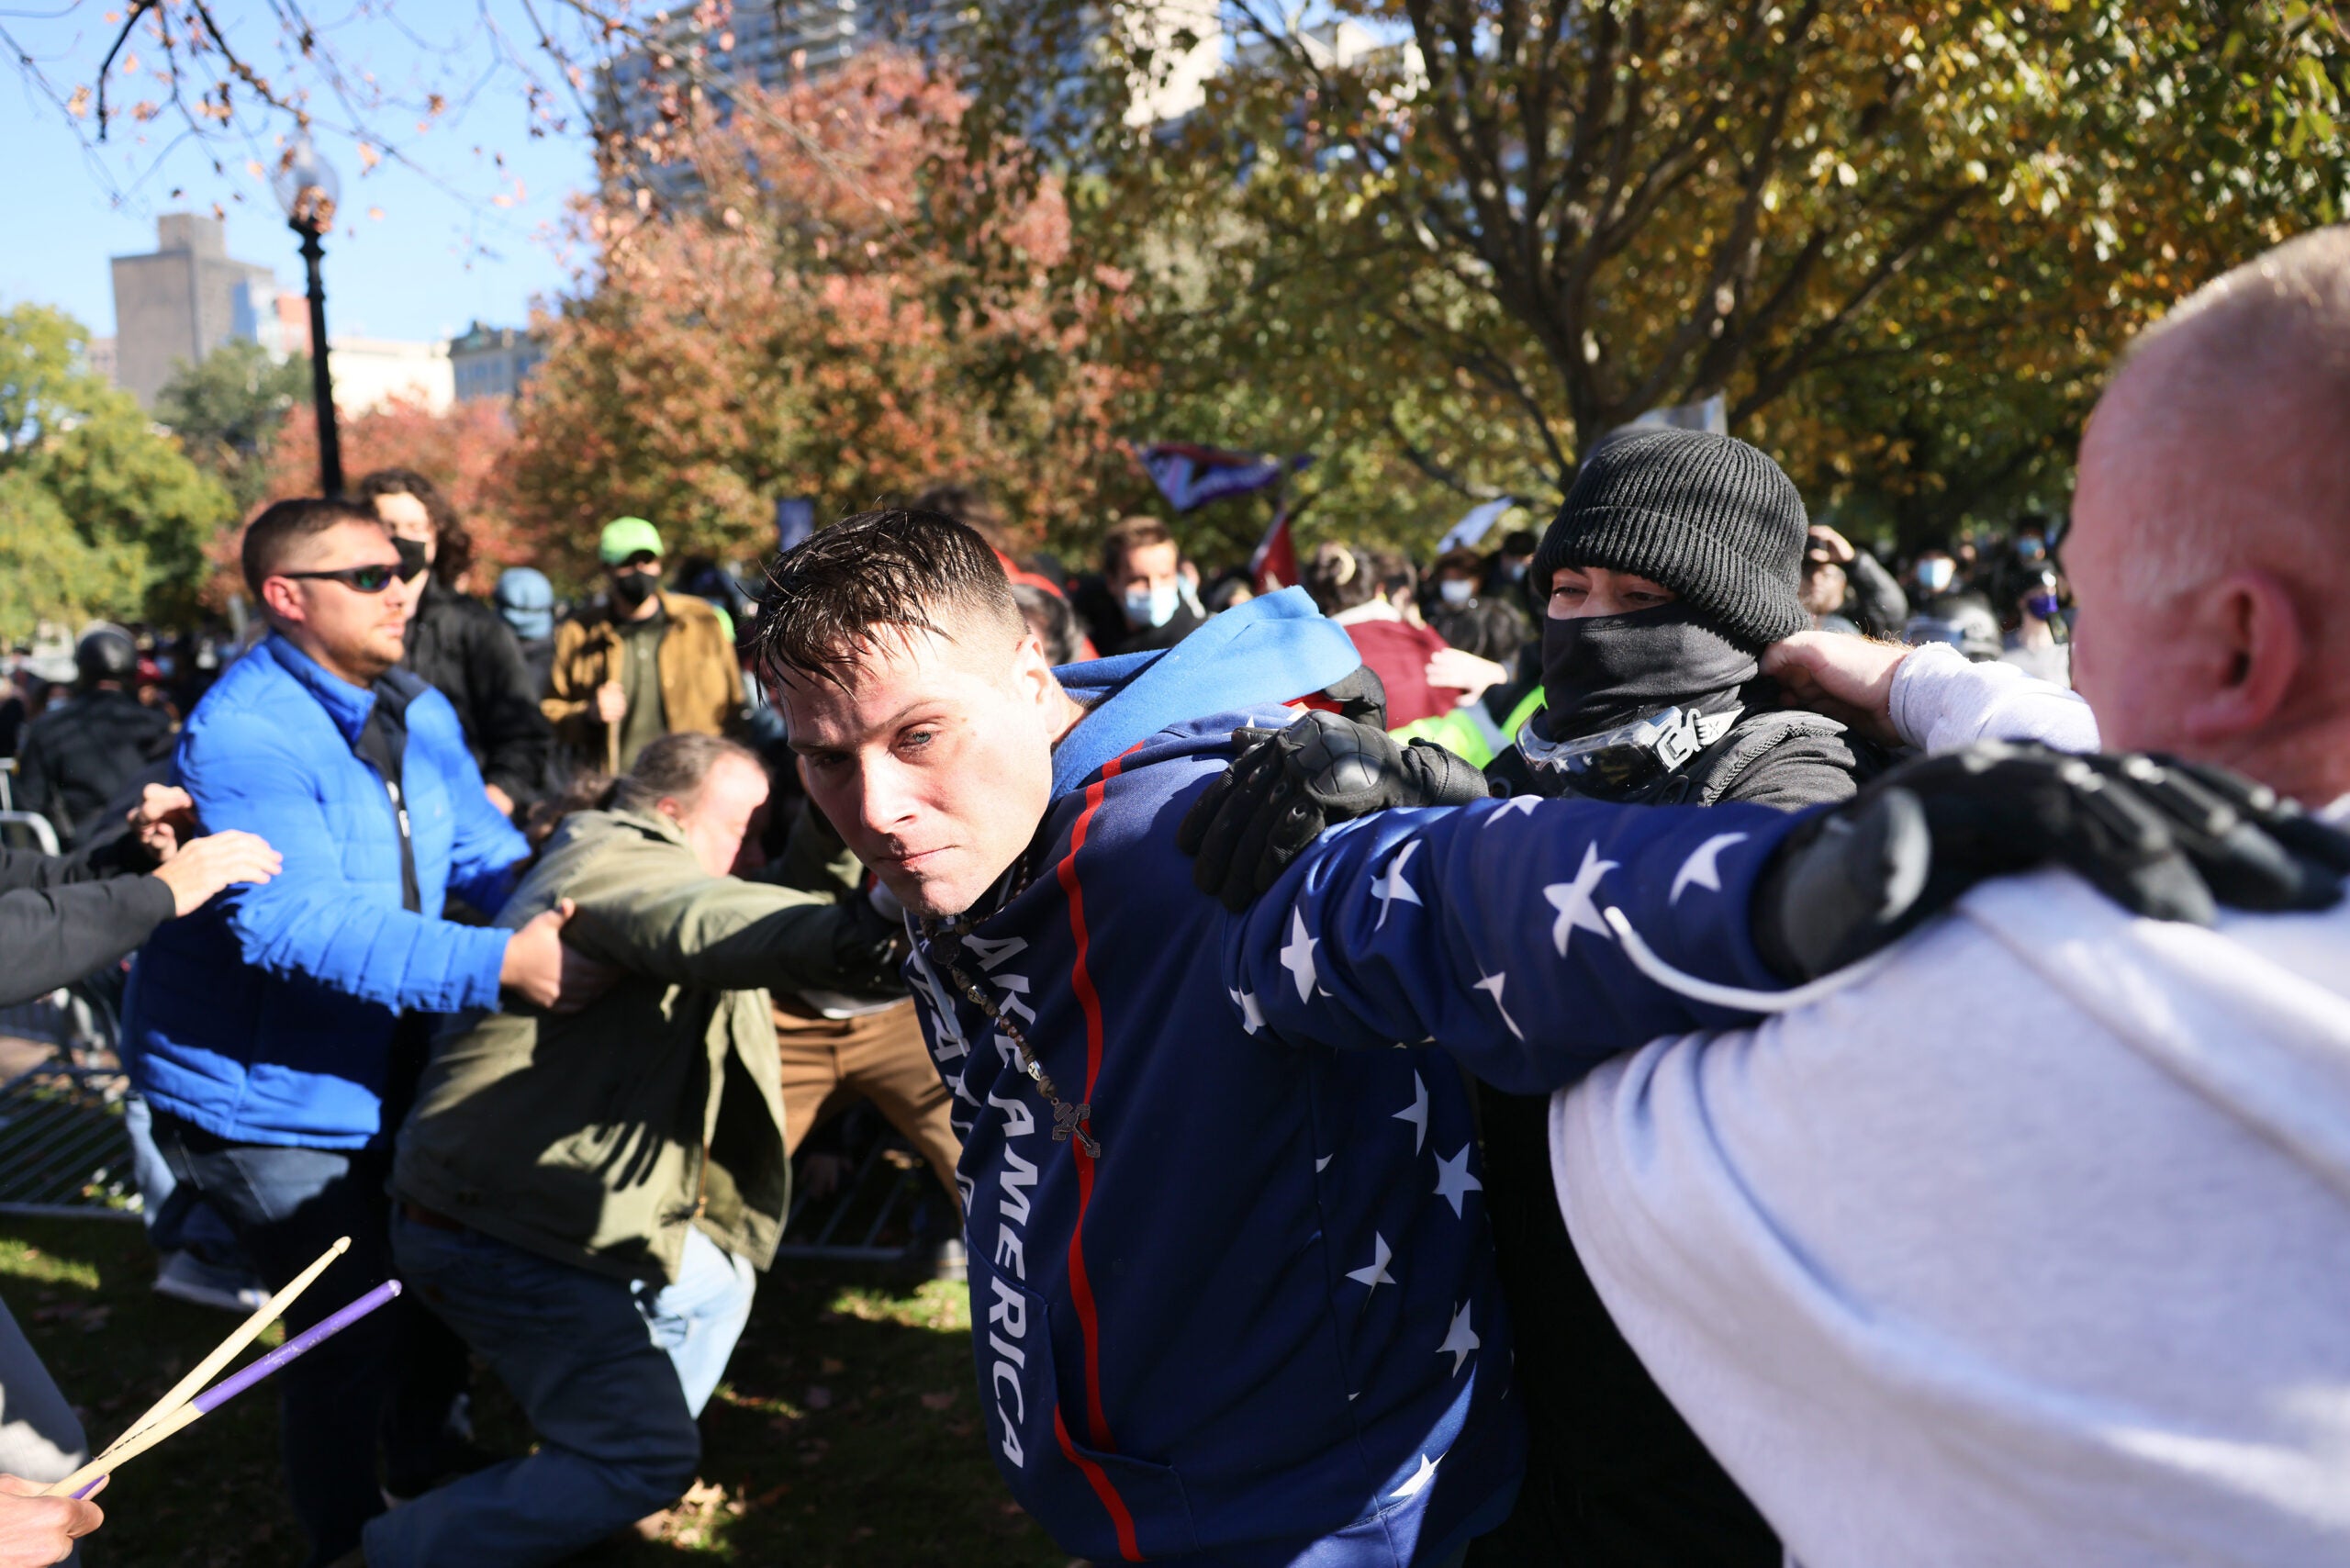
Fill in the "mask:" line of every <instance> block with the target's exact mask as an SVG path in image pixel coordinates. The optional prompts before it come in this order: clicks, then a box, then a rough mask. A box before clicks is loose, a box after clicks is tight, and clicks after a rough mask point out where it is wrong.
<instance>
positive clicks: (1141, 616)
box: [1069, 516, 1207, 658]
mask: <svg viewBox="0 0 2350 1568" xmlns="http://www.w3.org/2000/svg"><path fill="white" fill-rule="evenodd" d="M1069 603H1070V607H1071V608H1072V609H1074V610H1076V611H1077V613H1078V615H1079V616H1080V618H1081V619H1082V620H1083V621H1084V622H1085V623H1086V625H1087V627H1088V628H1089V629H1090V631H1091V635H1092V638H1093V646H1094V649H1095V651H1096V652H1098V653H1099V654H1101V655H1102V657H1104V658H1108V657H1110V656H1112V655H1116V654H1140V653H1149V652H1153V651H1155V650H1157V649H1160V648H1171V647H1173V646H1174V645H1175V644H1178V643H1180V642H1181V641H1182V640H1183V639H1184V638H1186V637H1188V636H1190V635H1191V634H1192V633H1194V632H1196V631H1198V630H1199V629H1200V628H1201V626H1203V625H1204V624H1205V623H1206V622H1207V612H1206V611H1205V610H1202V609H1201V608H1200V607H1199V604H1198V601H1197V600H1196V599H1194V598H1193V597H1192V591H1191V589H1190V588H1189V585H1187V584H1186V583H1185V582H1184V580H1183V553H1182V552H1181V550H1180V549H1178V548H1177V547H1176V544H1175V535H1174V534H1173V533H1171V532H1169V531H1168V527H1167V525H1166V524H1165V523H1163V522H1161V521H1158V519H1157V518H1155V517H1143V516H1136V517H1129V518H1125V519H1122V520H1121V521H1118V522H1116V523H1114V524H1113V525H1112V526H1111V528H1110V531H1109V532H1106V533H1104V534H1103V535H1102V572H1101V575H1100V576H1099V577H1086V578H1085V579H1084V580H1082V581H1081V582H1080V583H1079V584H1078V586H1077V592H1076V593H1075V594H1074V595H1072V596H1071V597H1070V599H1069Z"/></svg>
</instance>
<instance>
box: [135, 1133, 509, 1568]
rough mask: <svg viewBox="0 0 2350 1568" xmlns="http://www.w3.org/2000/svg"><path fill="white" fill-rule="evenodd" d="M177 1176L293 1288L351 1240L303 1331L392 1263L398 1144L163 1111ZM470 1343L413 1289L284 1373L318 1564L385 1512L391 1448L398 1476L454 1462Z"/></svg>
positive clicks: (295, 1329)
mask: <svg viewBox="0 0 2350 1568" xmlns="http://www.w3.org/2000/svg"><path fill="white" fill-rule="evenodd" d="M153 1130H154V1138H155V1147H156V1148H157V1149H158V1150H159V1151H160V1152H161V1153H162V1157H163V1159H164V1160H165V1162H166V1163H167V1164H169V1165H170V1167H171V1170H172V1174H173V1177H175V1178H176V1179H177V1180H178V1182H180V1183H181V1184H182V1185H183V1186H184V1187H186V1188H190V1189H193V1190H194V1191H195V1192H196V1193H200V1194H201V1195H202V1196H203V1197H204V1198H205V1200H206V1201H207V1202H208V1203H209V1204H211V1205H212V1206H213V1207H214V1208H215V1209H217V1210H218V1211H219V1214H220V1216H221V1217H222V1218H223V1219H225V1220H227V1221H228V1222H229V1229H230V1230H232V1231H234V1232H235V1233H236V1237H237V1240H238V1241H239V1242H240V1243H241V1245H242V1246H243V1248H244V1249H245V1252H246V1254H247V1255H248V1256H250V1257H251V1258H252V1260H253V1264H254V1266H255V1267H256V1268H258V1269H259V1270H260V1271H261V1276H262V1279H263V1281H264V1282H267V1284H268V1285H269V1287H270V1288H271V1289H272V1290H277V1289H280V1288H282V1287H283V1286H284V1285H285V1283H286V1282H288V1281H290V1280H292V1279H293V1278H294V1276H295V1275H297V1274H298V1273H300V1272H301V1271H303V1270H304V1269H306V1268H308V1266H309V1265H310V1263H311V1262H312V1261H313V1260H316V1259H317V1257H318V1256H319V1253H321V1252H323V1251H325V1250H326V1249H328V1248H329V1247H330V1246H331V1245H333V1243H334V1240H335V1238H337V1237H339V1236H348V1237H350V1238H351V1250H350V1251H348V1252H346V1253H344V1254H343V1255H342V1256H341V1258H339V1259H337V1260H335V1261H334V1262H333V1263H332V1264H331V1265H330V1266H329V1267H328V1269H327V1271H325V1272H324V1273H322V1274H320V1275H319V1279H318V1282H316V1283H315V1284H313V1285H311V1287H310V1288H309V1289H308V1290H307V1291H305V1292H303V1293H302V1296H301V1299H299V1300H298V1301H297V1302H296V1303H295V1304H294V1305H292V1306H291V1307H289V1308H288V1309H287V1310H286V1314H285V1328H286V1333H287V1336H288V1337H289V1338H290V1337H291V1336H293V1335H295V1334H298V1333H300V1332H301V1331H302V1330H303V1329H305V1328H308V1327H310V1326H311V1325H313V1324H315V1323H317V1322H319V1320H320V1319H321V1318H323V1317H325V1316H328V1315H329V1314H330V1313H332V1312H334V1311H335V1310H336V1309H337V1308H339V1307H342V1306H347V1305H350V1304H351V1303H352V1302H353V1301H355V1300H357V1299H358V1298H359V1297H360V1296H362V1295H364V1294H366V1293H367V1292H368V1291H370V1290H373V1289H374V1288H375V1286H376V1285H378V1284H380V1283H382V1282H383V1281H385V1280H386V1279H387V1278H389V1277H390V1276H391V1273H392V1255H391V1238H390V1235H389V1232H388V1229H387V1222H388V1218H389V1215H390V1208H391V1204H390V1200H389V1199H388V1198H387V1197H386V1195H385V1192H384V1180H385V1176H386V1166H387V1164H388V1162H389V1159H390V1156H389V1152H388V1150H385V1149H363V1150H356V1151H350V1150H341V1149H330V1148H279V1147H276V1146H274V1145H266V1144H247V1143H230V1142H229V1141H228V1140H226V1139H224V1138H219V1137H214V1136H213V1135H212V1134H210V1133H207V1132H205V1131H204V1130H203V1129H201V1128H199V1127H194V1126H188V1125H187V1124H186V1123H185V1122H182V1121H179V1120H178V1119H177V1118H175V1117H172V1116H166V1115H158V1116H156V1117H155V1119H154V1129H153ZM464 1376H465V1362H464V1346H463V1345H461V1344H458V1343H457V1342H456V1340H455V1339H454V1338H453V1336H452V1335H451V1334H450V1333H449V1331H448V1330H447V1329H446V1328H445V1327H442V1326H441V1324H440V1323H439V1322H438V1321H437V1320H435V1319H434V1318H433V1317H432V1316H431V1314H430V1313H428V1312H427V1311H425V1310H424V1309H423V1307H422V1306H421V1305H420V1304H418V1303H416V1302H414V1301H412V1300H409V1299H408V1298H406V1297H403V1298H402V1299H400V1300H398V1301H396V1302H393V1303H392V1304H391V1305H389V1306H386V1307H385V1308H383V1309H382V1310H380V1311H377V1312H374V1313H370V1314H369V1315H368V1316H365V1317H363V1318H361V1319H360V1320H359V1321H358V1322H356V1323H354V1324H353V1325H352V1326H351V1327H348V1328H345V1329H344V1330H343V1331H342V1332H341V1333H340V1334H337V1335H336V1336H335V1337H334V1338H331V1339H329V1340H327V1341H326V1342H325V1343H323V1344H321V1345H319V1347H318V1348H317V1349H316V1350H311V1351H310V1352H309V1353H308V1355H305V1356H303V1357H302V1358H301V1359H300V1360H298V1361H292V1362H290V1363H288V1364H287V1365H286V1367H285V1370H283V1371H282V1372H278V1373H277V1374H276V1376H275V1377H274V1378H273V1379H272V1380H271V1381H272V1382H274V1383H276V1384H277V1388H278V1404H279V1408H280V1411H281V1413H282V1419H281V1438H282V1441H283V1443H284V1447H285V1483H286V1490H287V1491H288V1492H289V1493H290V1494H291V1495H292V1498H293V1503H294V1514H295V1517H296V1518H298V1519H300V1520H301V1522H302V1529H303V1530H304V1531H305V1532H306V1533H307V1534H308V1536H309V1540H310V1554H309V1558H308V1561H309V1562H311V1563H312V1564H318V1563H325V1562H333V1561H334V1560H335V1559H336V1558H338V1557H341V1556H342V1555H343V1554H344V1553H346V1552H348V1551H350V1550H351V1549H352V1548H353V1547H354V1546H356V1545H358V1544H359V1531H360V1527H361V1526H363V1525H364V1524H365V1523H366V1522H367V1520H368V1519H370V1518H373V1517H375V1515H377V1514H379V1513H382V1512H383V1511H384V1495H383V1492H382V1490H381V1486H380V1484H379V1481H378V1477H377V1473H376V1456H377V1452H378V1450H379V1449H380V1450H381V1451H382V1454H383V1457H384V1459H385V1461H386V1464H387V1466H388V1468H389V1471H390V1473H391V1477H392V1480H393V1484H394V1485H395V1486H398V1487H400V1488H401V1489H402V1490H407V1489H408V1488H409V1487H410V1486H414V1485H415V1484H416V1483H415V1482H412V1481H407V1480H405V1479H404V1478H407V1477H424V1476H430V1475H431V1474H432V1473H435V1472H436V1471H438V1470H440V1469H442V1468H443V1467H444V1466H445V1463H446V1445H448V1444H449V1443H450V1442H452V1441H453V1434H452V1433H451V1432H450V1431H449V1429H448V1422H449V1418H450V1414H451V1410H452V1407H453V1405H454V1403H455V1399H456V1395H457V1394H458V1393H460V1392H461V1391H462V1390H463V1388H464Z"/></svg>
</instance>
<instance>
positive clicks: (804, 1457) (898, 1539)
mask: <svg viewBox="0 0 2350 1568" xmlns="http://www.w3.org/2000/svg"><path fill="white" fill-rule="evenodd" d="M153 1279H154V1260H153V1255H152V1254H151V1252H150V1251H149V1249H148V1248H147V1245H146V1240H145V1238H144V1237H143V1236H142V1234H141V1233H140V1230H139V1227H138V1226H132V1225H122V1224H110V1223H105V1222H96V1221H73V1220H14V1219H0V1296H5V1297H6V1300H7V1302H8V1305H9V1306H10V1307H11V1309H13V1310H14V1311H15V1313H16V1315H17V1318H18V1319H19V1321H21V1322H22V1323H23V1325H24V1327H25V1331H26V1333H27V1335H28V1337H29V1338H31V1339H32V1342H33V1344H34V1346H35V1348H36V1349H38V1350H39V1351H40V1353H41V1356H42V1358H43V1359H44V1360H45V1361H47V1362H48V1363H49V1367H50V1372H51V1373H53V1374H54V1375H55V1377H56V1379H57V1382H58V1384H59V1386H60V1387H62V1389H63V1390H64V1391H65V1394H66V1397H67V1398H68V1399H71V1400H72V1401H73V1403H74V1405H75V1406H76V1407H77V1408H78V1409H79V1410H80V1411H81V1413H82V1420H83V1425H84V1428H85V1429H86V1430H87V1432H88V1434H89V1437H90V1439H91V1441H92V1442H93V1444H101V1443H104V1442H106V1440H108V1439H112V1438H113V1437H114V1436H115V1435H116V1434H117V1433H118V1432H119V1431H120V1430H121V1429H122V1428H123V1427H124V1426H125V1425H126V1424H127V1423H128V1422H129V1420H130V1419H131V1418H132V1417H135V1416H136V1415H138V1414H139V1413H140V1411H141V1410H143V1409H144V1408H145V1407H146V1406H148V1404H150V1403H151V1401H153V1400H154V1399H156V1398H157V1397H159V1396H160V1395H161V1394H162V1393H163V1391H164V1390H165V1389H167V1388H169V1387H170V1386H171V1384H172V1383H173V1380H174V1379H176V1378H177V1377H179V1376H180V1375H181V1374H182V1373H183V1372H185V1371H186V1370H187V1369H188V1368H189V1367H191V1366H193V1365H195V1364H196V1360H197V1358H199V1357H201V1356H202V1355H203V1354H204V1353H205V1352H206V1351H207V1350H210V1349H211V1348H212V1347H213V1346H214V1345H215V1344H217V1343H218V1341H219V1340H220V1338H221V1337H222V1336H223V1335H225V1334H226V1333H228V1331H229V1329H230V1328H231V1327H234V1326H235V1323H236V1319H235V1318H234V1317H232V1316H229V1315H228V1314H225V1313H218V1312H212V1311H207V1310H206V1309H204V1308H202V1307H194V1306H187V1305H183V1304H181V1303H178V1302H174V1301H168V1300H165V1299H163V1298H162V1297H160V1296H158V1295H156V1294H154V1293H153V1291H152V1290H151V1288H150V1286H151V1283H152V1282H153ZM968 1327H969V1317H968V1298H967V1296H966V1294H965V1292H964V1287H962V1286H961V1285H949V1284H934V1283H925V1284H921V1285H918V1286H917V1285H915V1284H913V1283H912V1282H908V1281H906V1280H904V1279H903V1278H900V1277H893V1276H890V1275H887V1274H884V1273H881V1272H879V1271H874V1270H871V1269H857V1268H851V1267H846V1266H837V1265H835V1266H824V1267H821V1268H819V1267H810V1266H806V1265H793V1264H784V1265H780V1266H779V1267H778V1269H777V1270H776V1271H775V1272H773V1273H771V1274H768V1275H767V1276H766V1277H765V1278H763V1279H762V1280H761V1282H760V1285H759V1295H758V1303H757V1305H756V1306H755V1308H754V1310H753V1312H752V1315H751V1324H750V1327H749V1328H748V1329H747V1330H746V1331H745V1332H744V1336H743V1342H742V1344H741V1346H740V1347H739V1348H738V1349H737V1350H736V1351H735V1353H734V1360H733V1365H732V1366H731V1367H730V1368H729V1369H728V1378H727V1382H726V1383H724V1384H723V1385H722V1386H721V1388H720V1389H719V1393H718V1397H717V1398H716V1399H714V1400H712V1401H711V1406H710V1408H709V1410H708V1411H706V1412H705V1413H704V1415H703V1417H702V1433H703V1444H704V1447H703V1455H702V1464H701V1474H702V1479H703V1482H704V1485H702V1486H701V1487H699V1488H698V1489H697V1490H696V1492H695V1493H694V1494H693V1495H692V1496H690V1497H689V1498H688V1499H687V1500H686V1502H684V1503H683V1504H681V1505H680V1506H679V1507H678V1508H677V1509H676V1510H675V1511H674V1512H673V1514H672V1515H671V1517H670V1518H669V1519H668V1521H667V1522H666V1527H665V1529H664V1533H663V1539H661V1540H655V1541H644V1540H635V1539H627V1540H614V1541H612V1542H610V1543H608V1544H606V1545H603V1546H600V1547H598V1548H597V1549H595V1550H594V1551H588V1552H586V1553H583V1554H581V1555H580V1556H579V1557H577V1558H576V1559H574V1561H575V1562H579V1563H582V1564H594V1565H596V1568H649V1565H651V1564H655V1563H677V1562H679V1561H680V1560H681V1559H686V1560H691V1559H695V1558H699V1559H702V1560H705V1561H716V1562H744V1563H759V1564H766V1563H774V1562H789V1563H791V1564H793V1565H794V1568H950V1565H951V1568H1061V1565H1062V1564H1063V1563H1065V1562H1067V1561H1068V1559H1067V1557H1066V1555H1065V1554H1064V1553H1061V1552H1059V1551H1056V1550H1055V1549H1054V1547H1053V1545H1052V1543H1051V1541H1050V1540H1047V1539H1046V1536H1045V1533H1044V1532H1043V1531H1042V1530H1041V1529H1038V1528H1037V1527H1036V1525H1035V1523H1034V1521H1032V1520H1030V1519H1029V1518H1027V1517H1026V1516H1025V1515H1024V1514H1023V1513H1022V1512H1020V1510H1019V1509H1018V1508H1017V1507H1016V1506H1013V1503H1012V1502H1011V1499H1010V1496H1009V1495H1008V1494H1007V1493H1006V1492H1005V1491H1004V1489H1003V1485H1002V1482H1001V1481H1000V1480H999V1479H998V1478H997V1475H996V1473H995V1468H994V1466H993V1464H991V1463H990V1461H989V1459H988V1455H987V1451H986V1449H985V1447H984V1444H985V1441H986V1433H985V1431H984V1429H983V1428H982V1426H981V1423H980V1418H979V1413H978V1408H977V1405H978V1400H977V1395H976V1394H975V1392H974V1389H973V1385H972V1373H971V1361H970V1349H969V1342H968ZM276 1339H277V1335H276V1331H275V1330H274V1329H273V1330H272V1331H271V1332H270V1334H269V1335H268V1336H267V1337H265V1338H264V1339H263V1344H264V1345H270V1344H274V1343H275V1342H276ZM474 1399H475V1406H476V1427H477V1428H478V1434H479V1437H480V1439H481V1440H482V1441H483V1442H484V1443H485V1444H486V1445H487V1446H488V1447H489V1448H490V1449H492V1450H495V1451H498V1452H501V1453H519V1452H520V1451H522V1450H523V1449H524V1447H525V1446H526V1445H527V1443H528V1442H529V1432H528V1429H527V1428H526V1427H525V1426H524V1424H523V1422H522V1420H521V1417H520V1412H518V1411H517V1410H516V1409H515V1407H514V1406H513V1403H512V1402H511V1401H510V1400H509V1398H508V1397H507V1395H506V1392H505V1390H504V1389H503V1388H501V1387H499V1386H498V1383H497V1380H496V1379H494V1378H492V1377H490V1376H488V1375H487V1373H483V1374H481V1375H479V1376H478V1377H477V1378H476V1383H475V1394H474ZM100 1501H101V1502H102V1503H103V1505H104V1506H105V1507H106V1528H105V1529H103V1530H102V1531H101V1532H100V1533H99V1534H98V1535H97V1536H95V1537H94V1538H93V1539H92V1540H90V1542H89V1543H88V1545H87V1546H86V1547H85V1549H84V1553H83V1555H84V1561H85V1562H88V1563H89V1564H91V1568H106V1565H107V1564H109V1563H136V1564H140V1565H142V1568H144V1565H148V1564H154V1565H156V1568H163V1565H173V1568H180V1565H185V1568H232V1565H233V1568H244V1565H245V1564H272V1563H285V1564H291V1563H295V1562H299V1561H300V1558H301V1537H300V1531H299V1530H298V1529H297V1528H296V1526H295V1524H294V1520H293V1516H292V1514H291V1513H290V1512H289V1511H288V1509H287V1507H286V1506H285V1494H284V1490H283V1484H282V1482H281V1479H280V1473H279V1468H278V1459H277V1406H276V1401H275V1400H274V1398H273V1397H272V1396H271V1395H270V1394H269V1393H268V1391H267V1390H266V1389H263V1390H256V1391H255V1392H254V1393H253V1394H248V1395H246V1396H245V1397H244V1398H241V1399H240V1400H238V1401H236V1402H234V1403H232V1404H230V1405H229V1406H226V1407H224V1408H223V1409H221V1410H220V1411H218V1412H217V1413H215V1414H213V1415H210V1416H207V1417H205V1418H204V1421H203V1424H202V1425H201V1426H199V1427H197V1428H195V1429H193V1430H192V1431H190V1432H188V1433H187V1434H186V1435H185V1436H183V1437H181V1438H177V1439H173V1441H171V1442H169V1443H167V1444H165V1445H164V1446H162V1448H159V1449H157V1450H154V1451H153V1452H151V1453H150V1454H148V1455H147V1456H146V1457H144V1458H142V1459H140V1460H135V1461H133V1462H130V1463H129V1465H128V1466H126V1467H125V1469H124V1471H123V1473H122V1474H121V1475H119V1476H118V1477H117V1478H116V1479H115V1481H114V1482H113V1483H112V1484H110V1485H109V1486H108V1487H107V1488H106V1495H104V1497H103V1498H101V1499H100Z"/></svg>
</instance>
